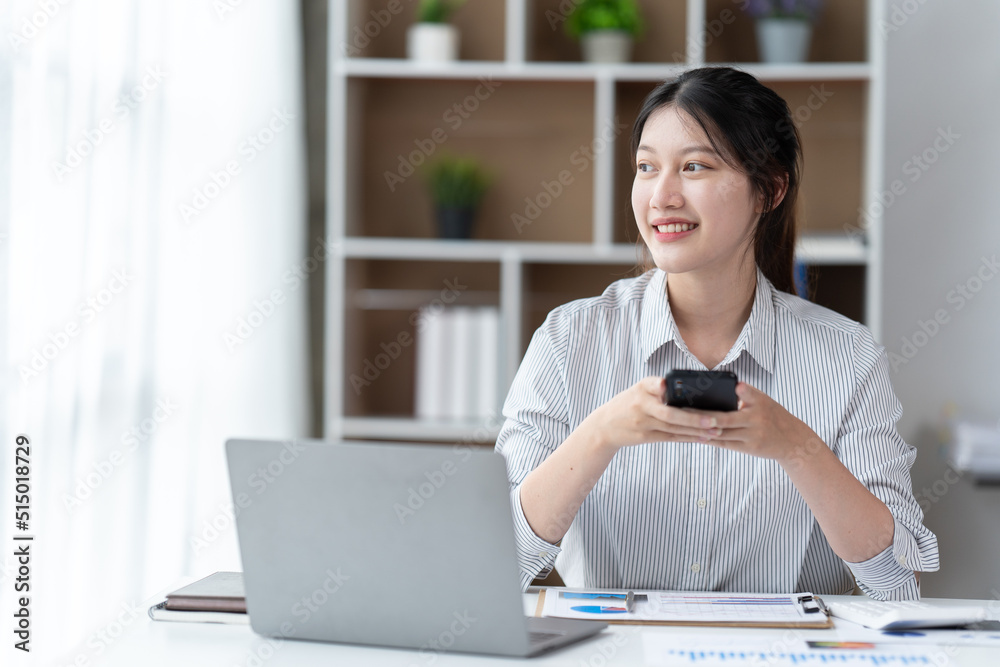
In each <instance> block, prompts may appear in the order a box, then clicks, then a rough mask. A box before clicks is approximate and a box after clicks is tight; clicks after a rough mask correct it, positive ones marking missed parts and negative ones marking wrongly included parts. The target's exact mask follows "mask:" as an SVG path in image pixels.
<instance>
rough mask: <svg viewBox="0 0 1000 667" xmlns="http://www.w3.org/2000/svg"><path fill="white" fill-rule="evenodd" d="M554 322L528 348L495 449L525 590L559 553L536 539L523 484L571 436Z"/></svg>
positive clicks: (549, 569) (508, 398)
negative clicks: (501, 461)
mask: <svg viewBox="0 0 1000 667" xmlns="http://www.w3.org/2000/svg"><path fill="white" fill-rule="evenodd" d="M552 319H553V318H552V315H550V316H549V319H547V320H546V323H545V324H543V325H542V327H541V328H539V329H538V330H537V331H536V332H535V335H534V336H533V337H532V339H531V343H530V344H529V345H528V351H527V352H526V353H525V355H524V360H523V361H522V362H521V367H520V368H519V369H518V371H517V375H516V376H515V377H514V382H513V383H512V384H511V388H510V392H509V393H508V394H507V400H506V401H505V402H504V406H503V415H504V417H505V418H506V421H505V422H504V425H503V427H502V428H501V430H500V434H499V435H498V436H497V444H496V451H497V452H499V453H500V454H502V455H503V456H504V458H505V459H506V461H507V477H508V479H509V480H510V504H511V512H512V513H513V519H514V537H515V541H516V550H517V562H518V567H519V569H520V575H521V590H525V589H527V587H528V586H529V585H530V584H531V581H532V580H533V579H534V578H535V577H536V576H539V575H542V576H545V575H547V574H548V573H549V572H550V571H551V570H552V567H553V565H554V564H555V559H556V556H557V555H558V554H559V552H560V551H561V549H560V548H559V546H557V545H555V544H552V543H550V542H546V541H545V540H543V539H542V538H540V537H539V536H538V535H536V534H535V532H534V531H533V530H532V529H531V526H530V525H528V521H527V519H525V517H524V510H522V509H521V483H522V482H523V481H524V478H525V477H527V476H528V473H530V472H531V471H532V470H534V469H535V468H536V467H538V465H539V464H540V463H542V461H544V460H545V459H546V458H548V456H549V454H551V453H552V452H553V451H555V448H556V447H558V446H559V445H560V444H561V443H562V442H563V441H564V440H565V439H566V438H567V437H568V436H569V434H570V428H569V424H568V417H567V415H568V410H567V391H566V376H565V373H564V372H563V366H562V364H560V363H559V358H558V355H557V349H556V348H557V346H556V345H555V343H554V341H553V336H552V333H551V330H552Z"/></svg>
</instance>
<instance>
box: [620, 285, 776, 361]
mask: <svg viewBox="0 0 1000 667" xmlns="http://www.w3.org/2000/svg"><path fill="white" fill-rule="evenodd" d="M653 271H654V273H653V277H652V279H650V281H649V283H648V284H647V285H646V293H645V295H644V296H643V304H644V307H643V312H642V321H641V322H640V336H641V341H640V344H641V348H642V357H643V361H647V362H648V361H649V358H650V357H651V356H652V355H653V353H654V352H656V351H657V350H659V349H660V348H661V347H663V346H664V345H666V344H667V343H669V342H670V341H673V342H674V344H675V345H677V347H678V348H680V349H681V350H683V351H684V352H688V349H687V345H685V344H684V341H683V339H681V336H680V333H679V332H678V331H677V325H676V324H675V323H674V318H673V315H672V314H671V313H670V303H669V300H668V299H667V274H666V273H664V272H663V271H661V270H660V269H654V270H653ZM774 319H775V318H774V286H773V285H772V284H771V281H770V280H768V279H767V278H766V277H764V274H763V273H762V272H761V270H760V268H758V269H757V289H756V291H755V292H754V300H753V307H752V308H751V309H750V318H749V319H748V320H747V321H746V324H744V325H743V330H742V331H740V335H739V336H738V337H737V338H736V343H735V344H734V345H733V347H732V349H731V350H730V351H729V354H727V355H726V358H725V359H723V360H722V362H721V363H720V364H719V365H720V366H723V365H725V364H728V363H730V362H732V361H735V360H736V359H737V358H738V357H739V355H740V353H741V352H742V351H743V350H746V351H747V353H748V354H749V355H750V356H751V357H753V359H754V361H756V362H757V364H758V365H759V366H760V367H761V368H763V369H764V370H766V371H767V372H769V373H770V372H773V368H774V346H775V331H774V327H775V325H774Z"/></svg>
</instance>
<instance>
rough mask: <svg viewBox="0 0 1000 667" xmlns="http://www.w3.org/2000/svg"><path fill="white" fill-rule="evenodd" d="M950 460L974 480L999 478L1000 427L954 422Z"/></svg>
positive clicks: (994, 479)
mask: <svg viewBox="0 0 1000 667" xmlns="http://www.w3.org/2000/svg"><path fill="white" fill-rule="evenodd" d="M951 462H952V465H953V466H955V468H956V469H957V470H960V471H962V472H965V473H968V474H970V475H971V476H972V477H973V478H974V479H976V480H986V481H996V480H1000V428H997V427H996V426H984V425H978V424H972V423H969V422H956V423H955V425H954V427H953V440H952V445H951Z"/></svg>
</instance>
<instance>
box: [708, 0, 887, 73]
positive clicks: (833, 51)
mask: <svg viewBox="0 0 1000 667" xmlns="http://www.w3.org/2000/svg"><path fill="white" fill-rule="evenodd" d="M726 12H728V13H726ZM867 19H868V9H867V2H866V0H836V1H835V2H827V3H825V4H824V7H823V12H822V14H821V15H820V17H819V20H818V21H817V23H816V25H815V26H814V27H813V36H812V40H811V43H810V47H809V60H810V62H817V63H818V62H840V63H843V62H864V61H866V60H867V54H866V48H865V47H866V43H865V40H866V35H867V30H868V20H867ZM705 20H706V23H707V24H708V25H710V26H712V27H713V29H712V30H711V31H709V32H708V33H706V35H705V37H704V40H705V61H706V62H707V63H709V64H712V63H725V62H755V61H759V60H760V57H759V55H758V51H757V36H756V32H755V30H756V29H755V27H754V21H753V19H751V18H750V17H749V16H747V15H746V14H745V13H743V11H742V10H740V8H739V5H738V4H735V3H733V2H732V0H706V3H705Z"/></svg>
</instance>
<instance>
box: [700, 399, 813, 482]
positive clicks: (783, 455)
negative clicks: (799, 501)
mask: <svg viewBox="0 0 1000 667" xmlns="http://www.w3.org/2000/svg"><path fill="white" fill-rule="evenodd" d="M736 396H737V397H738V398H739V409H737V410H736V411H735V412H716V411H712V410H691V412H697V413H698V414H699V416H700V417H701V425H702V426H703V427H709V428H710V427H713V426H714V428H712V429H711V430H710V431H709V436H708V437H707V438H706V439H705V442H708V443H709V444H713V445H718V446H720V447H725V448H726V449H732V450H735V451H738V452H743V453H744V454H750V455H751V456H759V457H761V458H767V459H775V460H776V461H778V462H779V463H782V462H788V461H791V460H792V459H795V458H798V457H800V456H803V455H805V454H807V453H808V452H809V451H810V450H811V448H813V447H815V446H817V445H818V444H820V443H818V442H817V440H819V436H818V435H816V433H815V432H814V431H813V430H812V429H811V428H809V426H808V424H806V423H805V422H803V421H802V420H801V419H799V418H798V417H796V416H795V415H793V414H792V413H790V412H789V411H788V410H786V409H785V408H784V407H783V406H782V405H781V404H780V403H778V402H777V401H775V400H774V399H772V398H771V397H770V396H768V395H767V394H765V393H764V392H762V391H760V390H759V389H757V388H756V387H752V386H751V385H748V384H747V383H746V382H740V383H739V384H737V385H736ZM712 420H714V422H713V421H712ZM820 442H821V441H820Z"/></svg>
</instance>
